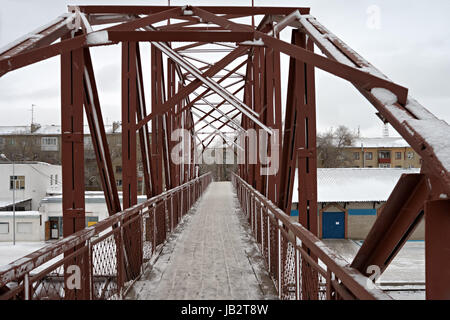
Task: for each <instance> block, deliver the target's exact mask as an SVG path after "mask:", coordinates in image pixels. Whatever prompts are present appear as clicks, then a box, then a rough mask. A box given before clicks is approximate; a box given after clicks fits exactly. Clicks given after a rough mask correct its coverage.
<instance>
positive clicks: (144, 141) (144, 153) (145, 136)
mask: <svg viewBox="0 0 450 320" xmlns="http://www.w3.org/2000/svg"><path fill="white" fill-rule="evenodd" d="M136 90H137V92H136V94H137V109H136V112H137V121H139V120H141V119H142V118H143V117H144V115H146V114H147V108H146V105H145V94H144V79H143V75H142V62H141V54H140V50H139V44H137V43H136ZM139 143H140V149H141V158H142V167H143V174H144V181H143V182H142V183H144V186H145V194H146V195H147V199H149V198H150V197H151V196H152V189H153V188H152V182H151V178H150V175H151V166H150V159H151V144H150V133H149V127H148V124H145V125H144V126H142V127H141V128H140V129H139Z"/></svg>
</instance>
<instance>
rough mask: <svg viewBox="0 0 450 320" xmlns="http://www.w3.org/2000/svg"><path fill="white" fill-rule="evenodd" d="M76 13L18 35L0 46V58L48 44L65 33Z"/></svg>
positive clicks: (65, 15) (62, 16)
mask: <svg viewBox="0 0 450 320" xmlns="http://www.w3.org/2000/svg"><path fill="white" fill-rule="evenodd" d="M75 18H76V14H64V15H61V16H59V17H58V18H56V19H55V20H53V21H51V22H50V23H48V24H46V25H44V26H42V27H40V28H38V29H36V30H34V31H32V32H30V33H29V34H27V35H25V36H23V37H20V38H19V39H17V40H15V41H13V42H11V43H9V44H7V45H6V46H4V47H2V48H0V60H3V59H7V58H9V57H12V56H15V55H17V54H19V53H22V52H25V51H28V50H30V49H33V48H39V47H42V46H44V45H48V44H50V43H52V42H53V41H55V40H57V39H59V38H61V37H62V36H64V35H65V34H67V33H68V32H69V31H70V30H71V29H72V27H71V23H73V20H74V19H75Z"/></svg>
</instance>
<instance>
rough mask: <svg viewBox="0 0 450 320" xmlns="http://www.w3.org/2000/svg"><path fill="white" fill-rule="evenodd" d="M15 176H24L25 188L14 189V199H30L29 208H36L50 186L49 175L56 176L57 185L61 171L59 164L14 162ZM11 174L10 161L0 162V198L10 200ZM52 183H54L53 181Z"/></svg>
mask: <svg viewBox="0 0 450 320" xmlns="http://www.w3.org/2000/svg"><path fill="white" fill-rule="evenodd" d="M14 174H15V175H16V176H25V189H24V190H16V201H17V200H23V199H28V198H31V199H32V206H31V210H38V207H39V203H40V201H41V200H42V198H44V197H45V196H46V193H47V189H49V188H50V187H51V185H50V176H51V175H53V177H55V175H57V176H58V185H59V186H61V182H62V173H61V166H59V165H52V164H48V163H44V162H30V163H16V164H15V173H14ZM12 175H13V165H12V164H11V163H5V162H2V163H0V199H1V200H4V201H11V203H12V199H13V190H10V188H9V187H10V184H9V183H10V176H12ZM53 183H55V182H54V181H53Z"/></svg>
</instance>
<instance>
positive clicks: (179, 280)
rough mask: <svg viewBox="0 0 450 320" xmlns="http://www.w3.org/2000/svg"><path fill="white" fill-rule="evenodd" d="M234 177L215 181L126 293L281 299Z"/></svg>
mask: <svg viewBox="0 0 450 320" xmlns="http://www.w3.org/2000/svg"><path fill="white" fill-rule="evenodd" d="M237 204H238V203H237V199H236V196H235V194H234V192H233V188H232V185H231V183H230V182H213V183H212V184H211V185H210V186H209V188H208V189H207V190H206V192H205V194H204V195H203V197H202V198H201V199H200V201H199V202H198V203H197V205H196V207H195V208H194V209H193V210H191V211H192V212H191V213H190V214H188V215H187V216H186V217H185V219H184V221H183V222H182V223H181V224H180V225H179V228H177V230H176V232H174V234H173V235H171V237H170V238H169V241H168V243H167V244H166V245H165V246H164V249H163V252H162V253H161V255H160V257H159V258H158V260H157V261H156V263H155V264H154V266H153V268H152V269H151V270H149V271H148V272H146V273H145V274H144V275H143V277H142V278H141V280H140V281H138V282H137V283H136V284H135V285H134V286H133V288H132V290H131V291H130V293H129V294H128V297H127V299H144V300H146V299H163V300H164V299H276V298H277V297H276V291H275V288H274V286H273V283H272V281H271V280H270V277H269V275H268V274H267V271H266V270H265V268H264V265H263V260H262V257H261V256H260V254H259V252H258V249H257V246H256V244H255V242H254V241H253V240H252V238H251V237H250V230H249V227H248V223H247V222H246V221H245V219H244V217H243V215H242V212H241V211H240V209H239V208H238V205H237Z"/></svg>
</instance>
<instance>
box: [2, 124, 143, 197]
mask: <svg viewBox="0 0 450 320" xmlns="http://www.w3.org/2000/svg"><path fill="white" fill-rule="evenodd" d="M105 130H106V138H107V141H108V146H109V148H110V152H111V157H112V163H113V167H114V174H115V179H116V183H117V186H118V189H119V190H121V188H122V137H121V125H120V123H119V122H114V123H113V124H112V125H105ZM84 150H85V154H84V158H85V161H84V164H85V186H86V190H100V189H101V182H100V179H99V175H98V168H97V161H96V157H95V150H94V147H93V144H92V140H91V136H90V133H89V126H87V125H86V126H85V127H84ZM0 153H4V154H5V155H6V157H8V158H9V159H11V160H13V161H40V162H46V163H49V164H61V126H59V125H42V126H41V125H39V124H32V125H31V126H0ZM137 156H138V159H139V158H140V154H139V152H138V153H137ZM139 190H141V188H139Z"/></svg>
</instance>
